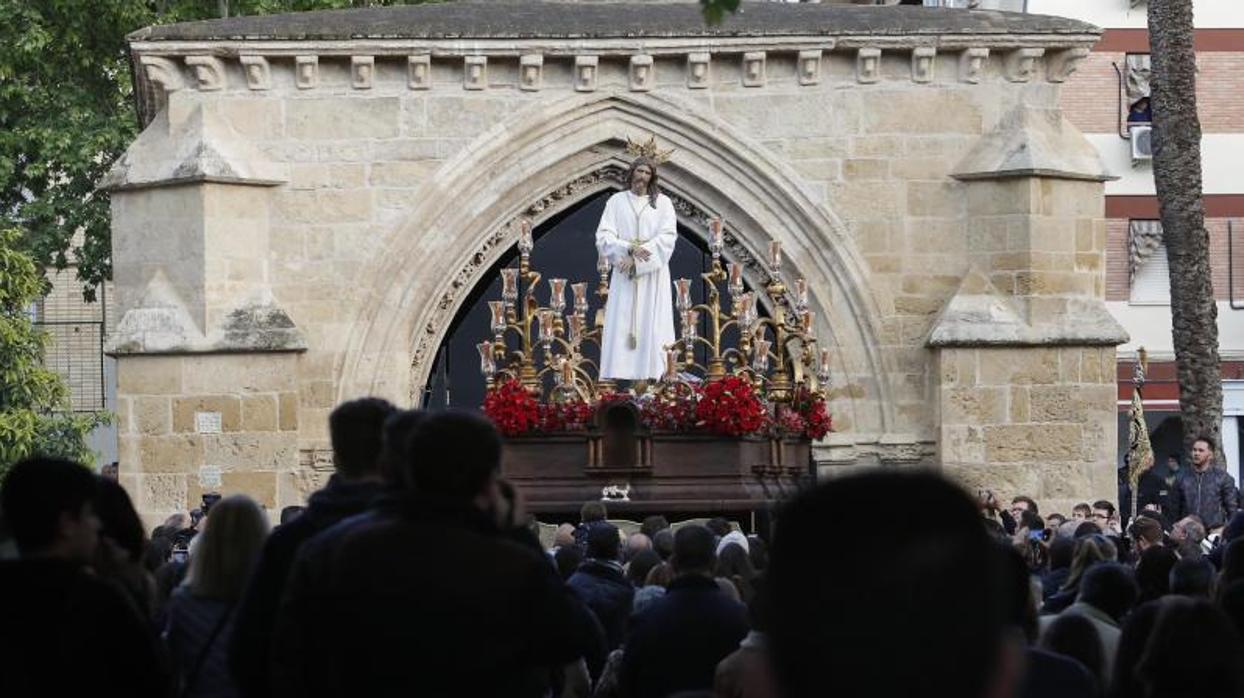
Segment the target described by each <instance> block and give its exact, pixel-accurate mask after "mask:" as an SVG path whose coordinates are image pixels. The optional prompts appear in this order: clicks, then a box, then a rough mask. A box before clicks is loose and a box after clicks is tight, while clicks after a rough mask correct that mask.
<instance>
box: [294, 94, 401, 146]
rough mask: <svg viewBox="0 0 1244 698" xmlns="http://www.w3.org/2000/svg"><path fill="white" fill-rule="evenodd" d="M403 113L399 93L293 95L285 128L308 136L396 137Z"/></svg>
mask: <svg viewBox="0 0 1244 698" xmlns="http://www.w3.org/2000/svg"><path fill="white" fill-rule="evenodd" d="M400 113H401V105H400V104H399V101H398V99H397V98H396V97H377V98H368V99H364V98H360V97H351V98H349V99H347V98H316V99H289V100H287V101H286V103H285V128H286V131H287V133H288V134H289V135H290V136H292V137H294V138H301V139H306V140H344V139H351V138H353V139H369V138H393V137H394V136H396V135H397V134H398V116H399V114H400Z"/></svg>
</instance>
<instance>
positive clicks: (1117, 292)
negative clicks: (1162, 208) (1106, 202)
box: [1106, 218, 1244, 303]
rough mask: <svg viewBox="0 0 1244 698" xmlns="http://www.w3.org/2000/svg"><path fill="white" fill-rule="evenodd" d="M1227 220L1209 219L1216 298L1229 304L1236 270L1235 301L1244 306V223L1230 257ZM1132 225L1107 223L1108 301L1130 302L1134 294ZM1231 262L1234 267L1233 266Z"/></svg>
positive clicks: (1238, 221) (1118, 221)
mask: <svg viewBox="0 0 1244 698" xmlns="http://www.w3.org/2000/svg"><path fill="white" fill-rule="evenodd" d="M1227 223H1228V219H1226V218H1207V219H1206V220H1205V227H1206V228H1207V229H1208V230H1209V254H1210V261H1211V264H1212V265H1213V278H1214V297H1215V298H1216V299H1218V300H1220V301H1225V300H1228V298H1229V294H1228V292H1227V290H1228V287H1227V280H1228V277H1229V274H1228V267H1229V266H1233V267H1234V270H1233V271H1234V272H1235V274H1234V276H1235V279H1234V281H1235V300H1236V302H1237V303H1241V302H1244V220H1242V219H1238V218H1237V219H1234V222H1233V223H1232V225H1233V226H1234V229H1235V240H1234V243H1235V250H1234V258H1233V259H1229V258H1228V254H1227ZM1127 230H1128V221H1127V219H1123V218H1108V219H1106V300H1108V301H1126V300H1127V299H1128V296H1129V294H1130V291H1131V286H1130V285H1129V284H1130V280H1129V278H1128V245H1127ZM1228 262H1230V263H1231V264H1230V265H1229V264H1228Z"/></svg>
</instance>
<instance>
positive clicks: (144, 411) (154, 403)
mask: <svg viewBox="0 0 1244 698" xmlns="http://www.w3.org/2000/svg"><path fill="white" fill-rule="evenodd" d="M132 402H133V415H134V428H135V429H136V430H137V431H138V433H140V434H167V433H169V431H171V430H172V423H173V422H172V414H173V413H172V409H171V408H170V399H169V398H167V397H144V396H137V397H135V398H133V401H132Z"/></svg>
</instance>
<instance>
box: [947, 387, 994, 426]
mask: <svg viewBox="0 0 1244 698" xmlns="http://www.w3.org/2000/svg"><path fill="white" fill-rule="evenodd" d="M1006 401H1007V389H1006V388H1005V387H996V388H986V387H970V388H951V389H943V390H942V394H941V408H942V422H943V423H944V424H948V425H949V424H967V425H973V426H976V425H984V424H999V423H1002V422H1005V421H1006V420H1007V404H1006Z"/></svg>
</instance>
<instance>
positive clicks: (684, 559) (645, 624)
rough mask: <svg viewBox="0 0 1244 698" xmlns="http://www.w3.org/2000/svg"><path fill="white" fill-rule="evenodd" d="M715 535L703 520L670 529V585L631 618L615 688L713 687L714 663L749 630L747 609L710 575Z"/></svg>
mask: <svg viewBox="0 0 1244 698" xmlns="http://www.w3.org/2000/svg"><path fill="white" fill-rule="evenodd" d="M716 545H717V541H716V539H715V537H714V536H713V533H712V532H711V531H709V530H708V529H707V528H705V527H703V526H684V527H683V528H680V529H678V532H677V533H676V534H674V556H673V558H672V559H671V562H672V563H673V566H674V573H675V574H676V575H677V577H676V578H675V579H674V581H673V582H671V583H670V585H669V591H668V592H666V594H665V596H664V597H662V598H661V599H659V600H657V601H654V602H653V603H652V605H651V606H649V607H648V608H646V609H644V611H643V612H641V613H640V614H639V615H637V616H635V617H634V618H632V619H631V632H630V636H629V637H628V638H627V640H626V647H625V651H624V653H623V655H622V667H621V669H620V670H619V673H618V688H619V691H620V693H621V694H622V695H623V696H627V697H628V698H650V697H652V698H656V697H658V696H660V697H663V696H668V695H670V694H673V693H678V692H680V691H711V690H712V689H713V677H714V674H715V672H716V671H717V664H718V663H720V662H721V660H723V659H725V658H726V656H727V655H729V654H730V653H732V652H734V651H735V650H736V649H738V646H739V641H741V640H742V639H743V638H744V637H745V636H746V635H747V630H748V627H747V609H746V608H744V606H743V604H741V603H739V602H737V601H735V600H733V599H731V598H730V597H728V596H726V595H725V593H724V592H722V590H721V587H719V586H717V582H715V581H713V571H712V570H713V561H714V550H715V548H716Z"/></svg>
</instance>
